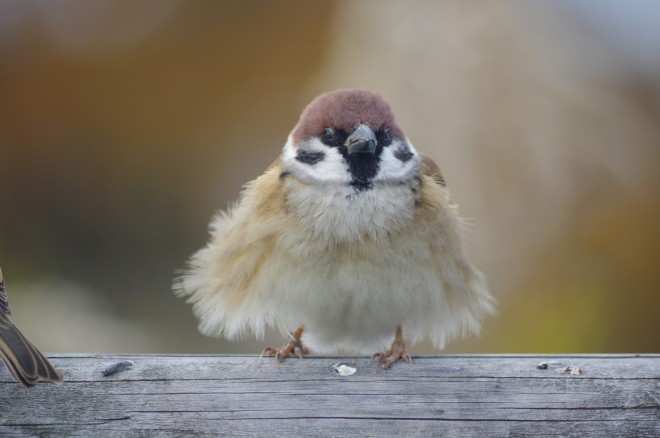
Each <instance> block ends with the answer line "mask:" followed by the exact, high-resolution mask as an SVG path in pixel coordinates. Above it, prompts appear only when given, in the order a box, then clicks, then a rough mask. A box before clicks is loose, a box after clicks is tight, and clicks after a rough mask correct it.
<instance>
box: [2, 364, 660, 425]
mask: <svg viewBox="0 0 660 438" xmlns="http://www.w3.org/2000/svg"><path fill="white" fill-rule="evenodd" d="M50 358H51V360H52V362H53V364H54V365H55V366H57V367H58V368H59V369H60V370H61V371H62V372H63V374H64V378H65V382H64V383H63V384H61V385H55V384H39V385H38V386H37V387H36V388H33V389H30V390H28V389H25V388H22V387H20V386H19V385H18V384H16V383H15V382H13V381H12V380H11V377H10V375H9V373H8V372H7V371H6V370H4V369H0V436H3V437H4V436H181V435H196V436H203V435H210V436H218V435H220V434H228V435H238V436H255V435H279V436H301V435H304V436H339V437H341V436H393V435H399V436H461V437H483V436H530V435H533V436H542V435H550V436H557V435H562V436H575V437H583V436H636V437H657V436H660V355H602V356H599V355H578V356H499V355H498V356H448V355H440V356H422V357H415V358H414V365H405V364H396V365H395V366H394V367H393V368H392V369H390V370H381V369H379V368H377V366H376V364H374V363H369V361H368V359H366V358H363V357H307V358H305V359H303V360H298V359H292V360H289V359H287V360H286V361H285V362H284V363H282V364H281V365H279V366H278V365H275V364H274V362H273V360H272V359H269V358H263V359H259V358H258V357H254V356H149V355H107V354H106V355H63V354H59V355H58V354H56V355H51V356H50ZM122 360H132V361H133V362H134V364H135V365H134V367H133V368H131V369H129V370H125V371H122V372H120V373H117V374H115V375H112V376H109V377H103V376H102V371H103V369H105V368H106V367H107V366H108V365H110V364H112V363H114V362H118V361H122ZM543 360H546V361H557V362H560V363H561V364H564V365H567V366H577V367H579V368H580V369H581V370H582V371H583V374H581V375H578V376H575V375H569V374H562V373H559V372H558V371H557V369H556V367H552V366H551V367H550V368H549V369H547V370H539V369H537V368H536V365H537V364H538V363H539V362H540V361H543ZM338 362H341V363H348V364H350V363H353V364H354V366H355V367H356V368H357V373H355V374H353V375H352V376H340V375H339V374H336V373H334V372H333V371H332V370H331V368H332V365H334V364H336V363H338Z"/></svg>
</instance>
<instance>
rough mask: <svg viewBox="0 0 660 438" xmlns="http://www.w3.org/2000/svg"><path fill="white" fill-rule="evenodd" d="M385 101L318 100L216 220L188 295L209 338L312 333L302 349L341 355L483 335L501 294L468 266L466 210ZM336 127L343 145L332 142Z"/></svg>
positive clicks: (354, 94)
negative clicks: (355, 146)
mask: <svg viewBox="0 0 660 438" xmlns="http://www.w3.org/2000/svg"><path fill="white" fill-rule="evenodd" d="M328 102H330V103H331V104H328ZM373 102H377V105H376V104H374V103H373ZM386 105H387V104H386V103H385V102H384V101H383V100H382V98H380V96H378V95H375V94H373V93H369V92H363V91H354V90H345V91H339V92H334V93H328V94H326V95H322V96H321V97H319V98H317V100H315V101H314V102H313V103H312V104H310V106H308V108H307V109H306V110H305V112H303V115H302V116H301V121H300V122H299V124H298V125H297V127H296V128H294V131H293V133H292V135H291V136H289V139H288V141H287V144H286V145H285V147H284V151H283V153H282V155H281V156H280V158H279V159H278V160H277V161H276V162H275V163H274V164H273V165H271V166H270V167H269V169H268V170H267V171H266V173H265V174H264V175H262V176H260V177H259V178H257V179H256V180H254V181H252V182H251V183H249V184H248V185H247V186H246V188H245V190H244V192H243V193H242V195H241V199H240V201H239V203H238V205H237V206H236V207H235V208H233V209H231V210H229V211H228V212H224V213H221V214H220V215H219V216H217V217H216V218H215V219H214V220H213V221H212V222H211V240H210V243H209V244H208V245H207V246H206V247H205V248H203V249H202V250H200V251H199V252H197V253H196V254H195V255H194V256H193V257H192V258H191V260H190V263H189V269H188V271H187V273H186V275H184V276H183V277H182V279H181V282H180V284H179V285H178V289H177V291H178V293H179V294H180V295H184V296H188V299H189V301H190V302H192V303H193V309H194V312H195V314H196V315H197V316H198V317H199V319H200V330H201V331H202V332H203V333H205V334H207V335H213V336H225V337H227V338H229V339H236V338H240V337H241V336H243V335H246V334H249V333H254V334H255V335H256V336H257V337H261V336H263V334H264V331H265V330H266V328H267V327H269V326H274V327H277V328H279V329H280V330H281V331H282V332H284V333H291V332H294V330H295V329H296V328H298V327H304V334H302V342H303V343H304V344H305V345H306V346H307V347H309V348H310V349H311V350H312V351H314V352H319V353H329V352H335V351H359V352H368V351H373V350H375V349H380V348H383V347H385V346H387V345H388V343H390V342H392V339H393V338H394V334H395V332H396V333H400V332H401V331H402V332H403V334H404V335H405V336H406V338H407V339H408V341H409V342H413V343H414V342H417V341H419V340H421V339H423V338H428V339H430V340H431V341H432V342H433V343H434V344H435V345H437V346H438V347H442V346H443V345H444V344H445V342H446V340H447V339H449V338H451V337H453V336H456V335H461V334H464V333H468V332H477V331H478V329H479V320H480V318H481V316H482V315H483V314H485V313H489V312H490V311H492V298H491V296H490V294H489V293H488V290H487V289H486V286H485V284H484V281H483V278H482V275H481V274H480V273H479V272H478V271H477V270H476V269H475V268H474V267H473V265H472V264H471V262H470V261H469V259H468V257H467V254H466V251H465V247H464V242H463V236H462V222H461V219H460V218H459V216H458V214H457V212H456V206H455V205H454V204H452V202H451V201H450V198H449V192H448V191H447V189H446V187H445V186H444V180H443V179H442V176H441V175H440V172H439V169H438V167H437V166H436V165H435V163H433V161H432V160H430V159H429V158H427V157H422V156H421V155H419V154H417V153H416V151H415V150H414V148H413V147H412V145H411V144H410V142H409V141H408V140H407V139H406V138H404V137H403V134H402V132H401V131H400V128H398V126H396V125H395V122H394V119H393V115H392V113H391V110H389V106H386ZM346 108H348V109H347V110H346ZM363 108H366V110H365V111H364V112H363V111H362V110H363ZM374 108H376V109H378V110H375V109H374ZM379 108H387V111H385V110H382V109H379ZM326 109H327V111H328V113H327V114H326V112H325V110H326ZM344 110H345V112H342V111H344ZM381 113H382V114H381ZM310 114H311V116H310ZM346 114H349V115H350V116H346ZM342 117H345V119H342ZM346 117H347V118H346ZM335 127H340V128H337V131H338V132H342V133H345V134H341V135H342V136H343V137H342V138H344V137H347V138H346V140H345V142H344V143H342V141H343V140H342V141H338V140H337V139H335V138H334V137H335V136H336V135H335V132H334V130H333V131H332V133H330V134H328V132H327V130H328V129H330V128H333V129H334V128H335ZM323 129H325V131H323ZM390 129H391V132H393V133H394V134H392V138H389V137H388V135H390ZM386 131H387V132H386ZM324 132H325V134H324ZM358 132H359V133H360V136H359V138H358V140H360V142H361V143H360V147H361V148H362V149H360V150H359V151H358V152H355V153H354V152H352V151H351V149H350V148H351V147H352V144H350V145H349V144H348V143H350V142H351V141H353V140H351V139H352V138H353V137H354V136H355V135H357V134H355V133H358ZM323 135H325V136H326V137H322V136H323ZM363 137H364V138H363ZM296 139H297V140H296ZM324 141H325V142H329V144H330V146H328V144H325V143H324ZM333 142H335V143H336V145H335V143H333ZM369 142H373V144H371V145H370V147H371V149H370V151H367V152H364V150H363V149H364V148H365V147H366V146H364V143H369ZM353 143H355V141H353ZM398 328H400V329H398ZM401 329H402V330H401ZM302 332H303V331H302V330H300V331H299V332H297V333H302ZM298 337H300V335H298ZM397 338H401V336H398V337H397ZM297 340H298V341H300V339H297ZM396 342H399V344H401V345H400V346H399V347H401V348H397V349H394V350H397V351H398V350H403V351H405V350H404V349H403V348H402V347H403V341H402V339H398V341H397V340H396V339H395V343H396ZM289 345H293V344H291V343H289ZM296 345H297V347H296V348H297V351H296V353H301V351H302V348H300V343H299V342H298V343H297V344H296ZM271 350H273V351H277V350H276V349H271ZM271 350H269V351H271ZM285 353H286V354H289V353H290V351H288V350H287V352H285ZM380 357H381V356H379V358H380ZM387 357H389V356H388V355H385V358H387ZM401 357H403V358H405V357H404V356H402V355H400V354H398V355H397V357H396V358H394V359H392V360H391V361H390V360H387V361H386V365H387V366H389V365H390V364H391V363H393V361H395V360H396V359H398V358H401Z"/></svg>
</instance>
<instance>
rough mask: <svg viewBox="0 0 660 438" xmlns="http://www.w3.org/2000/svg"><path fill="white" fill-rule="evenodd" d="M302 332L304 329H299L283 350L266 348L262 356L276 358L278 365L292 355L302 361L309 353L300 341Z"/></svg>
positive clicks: (292, 334)
mask: <svg viewBox="0 0 660 438" xmlns="http://www.w3.org/2000/svg"><path fill="white" fill-rule="evenodd" d="M302 332H303V328H302V327H298V328H297V329H296V331H295V332H293V333H291V337H290V338H289V340H288V341H287V342H286V343H285V344H284V346H283V347H282V348H275V347H266V348H264V351H262V352H261V356H262V357H263V356H274V357H275V360H276V361H277V363H281V362H282V361H283V360H284V359H286V358H287V357H289V356H291V354H292V353H293V354H295V355H296V356H298V358H299V359H302V358H303V355H304V354H307V353H309V350H308V349H307V347H305V346H304V345H303V343H302V341H301V340H300V337H301V336H302Z"/></svg>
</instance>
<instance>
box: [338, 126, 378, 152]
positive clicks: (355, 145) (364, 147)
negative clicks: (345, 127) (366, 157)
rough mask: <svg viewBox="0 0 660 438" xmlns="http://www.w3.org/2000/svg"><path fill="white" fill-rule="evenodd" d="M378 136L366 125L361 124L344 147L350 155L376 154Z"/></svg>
mask: <svg viewBox="0 0 660 438" xmlns="http://www.w3.org/2000/svg"><path fill="white" fill-rule="evenodd" d="M376 143H377V141H376V134H374V131H372V130H371V128H369V127H368V126H366V125H363V124H360V126H358V127H357V128H355V131H353V133H352V134H351V135H349V136H348V138H347V139H346V142H345V143H344V146H346V149H348V153H349V154H351V155H353V154H373V153H375V152H376Z"/></svg>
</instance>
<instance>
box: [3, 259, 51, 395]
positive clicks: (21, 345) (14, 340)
mask: <svg viewBox="0 0 660 438" xmlns="http://www.w3.org/2000/svg"><path fill="white" fill-rule="evenodd" d="M10 313H11V312H10V310H9V302H8V300H7V292H6V291H5V282H4V278H3V277H2V271H0V357H1V358H2V361H3V362H4V363H5V365H6V366H7V369H8V370H9V372H10V373H11V374H12V376H14V379H15V380H16V381H17V382H19V383H21V384H22V385H23V386H26V387H32V386H34V385H36V384H37V383H38V382H39V380H44V381H50V382H61V381H62V374H60V372H59V371H58V370H57V369H56V368H55V367H53V365H51V363H50V362H49V361H48V359H46V357H45V356H44V355H43V354H42V353H41V352H40V351H39V350H37V349H36V347H35V346H34V345H32V343H31V342H30V341H29V340H28V339H27V338H26V337H25V336H23V334H22V333H21V332H20V330H18V327H16V326H15V325H14V324H13V323H12V322H11V321H10V320H9V314H10Z"/></svg>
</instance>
